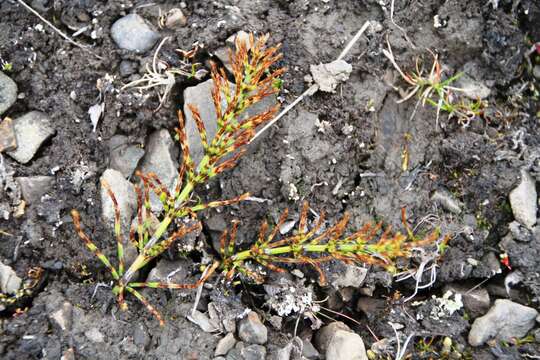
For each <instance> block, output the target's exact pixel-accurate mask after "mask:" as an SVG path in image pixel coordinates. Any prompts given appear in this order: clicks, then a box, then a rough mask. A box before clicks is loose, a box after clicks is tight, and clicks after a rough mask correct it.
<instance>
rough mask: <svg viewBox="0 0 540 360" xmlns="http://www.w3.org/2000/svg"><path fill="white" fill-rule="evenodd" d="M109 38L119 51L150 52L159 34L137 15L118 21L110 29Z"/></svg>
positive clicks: (130, 15)
mask: <svg viewBox="0 0 540 360" xmlns="http://www.w3.org/2000/svg"><path fill="white" fill-rule="evenodd" d="M111 36H112V38H113V40H114V42H115V43H116V45H118V47H120V48H121V49H125V50H131V51H137V52H146V51H148V50H150V49H151V48H152V47H153V46H154V45H155V43H156V41H158V39H159V33H157V32H156V31H154V30H153V29H152V28H151V27H150V26H149V25H148V24H147V23H146V21H144V19H143V18H142V17H141V16H139V15H137V14H129V15H126V16H124V17H123V18H121V19H118V20H117V21H116V22H115V23H114V24H113V26H112V27H111Z"/></svg>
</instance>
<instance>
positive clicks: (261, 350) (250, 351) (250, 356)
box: [240, 344, 266, 360]
mask: <svg viewBox="0 0 540 360" xmlns="http://www.w3.org/2000/svg"><path fill="white" fill-rule="evenodd" d="M240 355H241V356H242V359H244V360H265V359H266V348H265V347H264V346H262V345H257V344H253V345H248V346H246V347H244V348H242V349H241V350H240Z"/></svg>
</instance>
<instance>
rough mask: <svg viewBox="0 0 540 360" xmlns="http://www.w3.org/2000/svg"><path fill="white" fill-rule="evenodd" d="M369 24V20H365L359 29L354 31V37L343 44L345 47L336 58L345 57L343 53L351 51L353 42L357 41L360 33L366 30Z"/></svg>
mask: <svg viewBox="0 0 540 360" xmlns="http://www.w3.org/2000/svg"><path fill="white" fill-rule="evenodd" d="M369 24H370V22H369V21H366V22H365V23H364V25H363V26H362V27H361V28H360V30H358V32H357V33H356V35H354V37H353V38H352V39H351V41H349V43H348V44H347V46H345V49H343V51H342V52H341V54H339V56H338V57H337V59H336V60H341V59H343V58H344V57H345V55H347V54H348V53H349V51H351V49H352V47H353V46H354V44H356V42H357V41H358V39H360V36H362V34H363V33H364V32H365V31H366V30H367V28H368V27H369Z"/></svg>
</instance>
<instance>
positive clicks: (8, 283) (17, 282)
mask: <svg viewBox="0 0 540 360" xmlns="http://www.w3.org/2000/svg"><path fill="white" fill-rule="evenodd" d="M21 283H22V280H21V278H20V277H18V276H17V274H16V273H15V271H14V270H13V269H12V268H11V267H10V266H7V265H4V264H2V262H0V290H2V292H3V293H4V294H15V293H16V292H17V290H19V289H20V287H21Z"/></svg>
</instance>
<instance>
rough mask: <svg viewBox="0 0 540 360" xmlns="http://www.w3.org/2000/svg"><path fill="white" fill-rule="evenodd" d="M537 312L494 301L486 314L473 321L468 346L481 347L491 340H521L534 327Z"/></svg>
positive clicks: (507, 301) (501, 301)
mask: <svg viewBox="0 0 540 360" xmlns="http://www.w3.org/2000/svg"><path fill="white" fill-rule="evenodd" d="M537 315H538V312H537V311H536V310H535V309H533V308H531V307H528V306H523V305H521V304H518V303H515V302H512V301H510V300H507V299H498V300H495V305H493V307H492V308H491V309H489V311H488V313H487V314H486V315H484V316H482V317H479V318H478V319H476V320H475V321H474V323H473V324H472V327H471V331H470V332H469V344H471V345H472V346H481V345H483V344H484V343H485V342H486V341H488V340H489V339H491V338H496V339H497V340H503V341H509V340H511V339H512V338H522V337H524V336H525V335H527V332H529V330H531V329H532V328H533V327H534V324H535V319H536V316H537Z"/></svg>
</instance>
